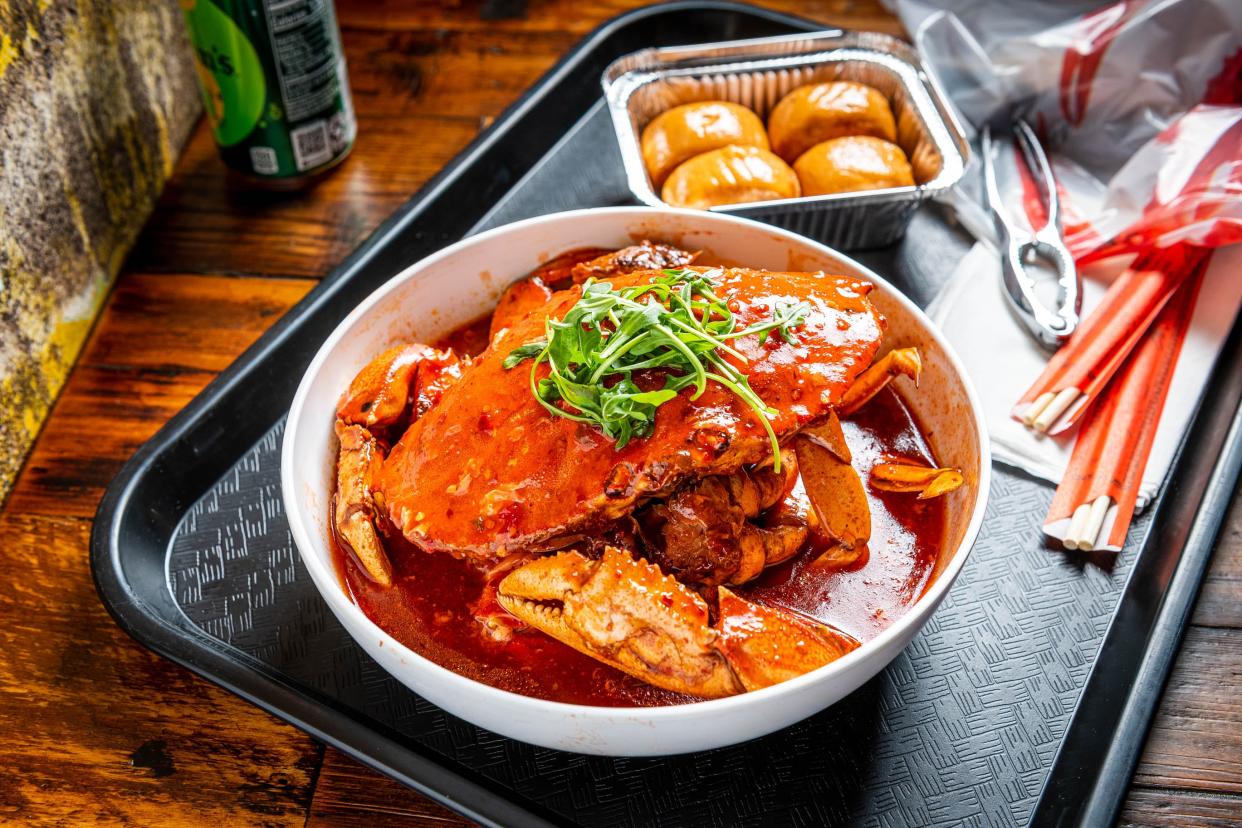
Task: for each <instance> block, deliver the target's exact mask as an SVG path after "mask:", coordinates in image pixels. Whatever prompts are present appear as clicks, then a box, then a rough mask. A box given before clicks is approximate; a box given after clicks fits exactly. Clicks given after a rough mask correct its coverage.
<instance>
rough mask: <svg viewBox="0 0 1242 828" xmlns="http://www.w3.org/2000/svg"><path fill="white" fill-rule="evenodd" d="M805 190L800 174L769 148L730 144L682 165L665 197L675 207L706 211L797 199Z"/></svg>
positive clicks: (670, 180) (668, 184)
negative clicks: (801, 184) (800, 180)
mask: <svg viewBox="0 0 1242 828" xmlns="http://www.w3.org/2000/svg"><path fill="white" fill-rule="evenodd" d="M801 193H802V190H801V187H800V186H799V185H798V176H797V175H795V174H794V171H793V170H791V169H790V168H789V165H788V164H786V163H785V162H784V161H782V160H781V159H779V158H777V157H776V156H775V155H773V154H772V153H770V152H768V151H767V150H766V149H760V148H758V147H739V146H727V147H721V148H720V149H717V150H712V151H711V152H705V153H703V154H701V155H696V156H695V157H693V158H691V159H690V160H689V161H686V162H685V163H683V164H681V165H680V166H678V167H677V169H675V170H673V173H672V175H670V176H669V177H668V180H667V181H665V182H664V189H663V190H662V191H661V197H662V198H663V199H664V202H665V203H666V204H670V205H672V206H673V207H694V208H697V209H700V210H705V209H707V208H708V207H716V206H719V205H721V204H743V203H746V202H750V201H771V200H772V199H777V198H797V197H798V196H799V195H801Z"/></svg>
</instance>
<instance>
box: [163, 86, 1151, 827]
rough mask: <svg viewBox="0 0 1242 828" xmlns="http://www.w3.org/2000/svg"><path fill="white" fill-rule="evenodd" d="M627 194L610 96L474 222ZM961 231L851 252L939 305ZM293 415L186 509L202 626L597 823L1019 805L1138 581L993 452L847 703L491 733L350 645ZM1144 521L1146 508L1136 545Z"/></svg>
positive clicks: (294, 679) (970, 819) (1044, 766)
mask: <svg viewBox="0 0 1242 828" xmlns="http://www.w3.org/2000/svg"><path fill="white" fill-rule="evenodd" d="M620 203H629V194H628V190H627V188H626V184H625V179H624V174H623V172H622V170H621V164H620V158H619V153H618V151H617V149H616V146H615V142H614V140H613V138H612V133H611V126H610V124H609V123H608V120H607V114H606V112H605V111H604V110H603V107H602V104H601V105H597V106H596V107H594V108H592V109H591V110H590V111H588V113H587V114H586V115H585V116H584V117H583V118H582V119H581V120H580V121H579V122H578V124H577V125H576V126H575V127H574V129H573V130H571V131H570V133H568V134H567V136H566V138H565V139H564V140H563V141H562V142H561V143H560V144H559V145H558V147H557V148H556V149H555V150H554V151H553V152H552V153H550V154H549V155H548V156H547V157H546V158H545V159H544V160H543V161H542V162H540V163H539V164H538V165H537V166H536V167H535V168H534V169H532V170H531V171H530V172H529V173H528V174H527V176H526V177H525V178H524V179H523V180H522V181H521V182H519V183H518V185H517V186H515V187H514V188H513V189H512V190H511V191H510V195H509V196H507V197H506V198H504V199H502V200H501V201H499V202H498V203H497V204H496V205H495V206H494V207H493V209H492V210H491V211H490V212H489V213H488V214H487V215H486V216H485V217H484V219H483V220H482V221H481V222H480V223H479V224H478V225H477V226H476V227H475V228H474V229H475V231H478V230H482V229H486V228H487V227H491V226H496V225H498V224H503V223H506V222H509V221H512V220H515V219H518V218H522V217H525V216H529V215H537V214H543V213H549V212H555V211H558V210H565V209H572V208H576V207H587V206H602V205H608V204H620ZM966 244H967V242H966V241H965V240H964V239H963V238H962V237H961V236H960V235H959V234H957V233H956V232H955V231H953V230H952V229H950V228H949V227H948V226H947V225H946V224H945V223H944V221H943V219H942V218H941V217H940V215H939V213H938V212H937V210H936V209H935V208H927V209H924V210H922V211H920V212H919V213H918V214H917V215H916V216H915V219H914V222H913V224H912V225H911V229H910V232H909V234H908V235H907V237H906V239H905V240H904V241H903V242H901V243H900V244H899V245H897V246H896V247H894V248H890V249H887V250H885V251H882V252H876V253H872V254H862V255H859V256H858V258H859V259H860V260H862V261H863V262H864V263H865V264H867V265H869V266H871V267H873V268H876V269H877V270H879V271H880V272H881V273H883V274H884V275H885V276H886V277H888V278H890V279H891V280H893V281H894V282H895V283H896V284H897V285H898V286H899V287H901V288H902V289H903V290H905V291H906V292H907V293H908V294H909V295H910V296H911V297H913V298H914V299H915V300H916V301H918V302H920V303H923V304H925V303H926V302H927V301H929V300H930V299H931V297H932V296H933V295H934V293H935V291H936V289H937V287H938V286H939V284H940V283H941V282H942V281H943V280H944V279H946V278H947V277H948V275H949V273H950V271H951V268H952V264H953V263H954V262H955V261H956V260H957V259H958V258H959V257H960V255H961V253H962V252H963V251H964V249H965V246H966ZM282 430H283V422H282V423H278V424H277V425H276V426H274V427H273V428H272V430H271V431H270V432H269V433H267V434H266V435H265V436H264V437H263V438H262V439H261V440H259V441H258V443H257V444H255V445H254V446H253V447H252V448H251V449H250V450H249V451H248V452H246V454H245V455H244V456H243V457H242V458H241V459H240V460H238V461H237V463H236V464H235V465H234V466H233V467H232V468H231V469H230V470H229V471H228V472H227V473H226V474H225V475H224V476H223V477H222V479H220V480H219V481H218V482H217V483H216V484H215V486H213V487H212V488H211V489H210V491H208V492H207V494H206V495H205V496H203V497H202V498H201V499H200V500H199V501H198V502H197V503H195V504H194V505H193V507H192V508H191V509H190V510H189V511H188V512H187V513H186V514H185V515H184V516H183V518H182V519H181V521H180V523H179V525H178V527H177V530H176V531H175V533H174V534H173V537H172V540H171V542H170V545H169V549H168V561H167V573H168V586H169V589H170V591H171V593H172V596H173V598H174V600H175V602H176V604H177V606H178V607H179V609H180V610H181V612H182V613H183V614H184V616H185V618H186V619H187V620H188V621H189V622H190V623H191V624H193V625H194V626H196V627H197V628H198V629H200V630H201V631H203V632H204V633H206V634H208V635H210V636H211V637H213V638H215V639H217V640H218V641H220V642H221V643H222V644H223V645H225V646H227V647H229V648H232V649H234V650H236V651H238V652H239V653H244V654H245V655H246V656H249V657H250V658H252V659H255V660H257V661H259V662H261V663H262V664H263V665H265V666H266V667H267V668H268V669H269V670H270V671H272V672H274V673H275V674H277V675H279V676H281V677H283V678H284V679H285V680H286V681H287V682H289V683H291V684H292V685H294V686H295V687H299V688H305V689H306V690H307V691H310V692H311V693H312V694H313V695H316V696H319V697H321V698H324V699H326V700H327V701H328V703H329V704H331V705H333V706H334V707H335V708H337V709H340V710H342V711H345V712H347V713H349V714H350V715H352V716H353V717H354V718H356V719H358V720H360V721H363V722H366V723H368V724H371V725H372V726H374V727H377V728H379V729H381V730H385V731H390V732H395V733H397V734H399V738H400V739H401V740H402V741H405V742H407V743H408V744H410V745H419V746H421V749H425V750H424V752H426V751H430V752H432V753H436V754H440V755H442V756H443V757H445V759H447V760H449V761H450V762H453V763H460V764H462V765H464V766H466V767H468V768H470V769H472V770H473V771H474V772H476V773H477V774H480V775H481V776H483V777H485V778H487V779H489V780H491V781H492V782H493V783H494V784H495V785H497V786H498V787H503V788H507V789H509V790H510V791H511V792H512V795H513V796H514V797H515V798H517V799H519V800H525V801H526V802H527V803H531V804H534V805H537V806H540V807H541V809H547V810H550V811H552V812H554V813H555V814H558V815H559V816H560V817H561V818H563V819H565V820H567V821H573V822H581V823H585V824H641V825H650V824H668V825H682V824H719V825H725V824H736V823H737V822H739V821H753V820H757V819H759V818H760V817H763V818H767V819H775V820H779V821H780V822H782V823H792V824H799V825H801V824H823V823H832V824H838V823H843V822H852V823H857V824H868V825H885V826H888V825H901V824H912V825H931V824H946V825H948V824H954V825H957V824H967V825H974V824H978V825H983V824H1009V823H1014V822H1025V821H1026V820H1027V819H1028V817H1029V815H1030V813H1031V810H1032V808H1033V806H1034V804H1035V800H1036V798H1037V796H1038V794H1039V791H1040V788H1041V786H1042V784H1043V782H1044V779H1045V777H1046V776H1047V773H1048V770H1049V767H1050V765H1051V763H1052V759H1053V755H1054V753H1055V752H1056V749H1057V746H1058V744H1059V743H1060V740H1061V737H1062V736H1063V734H1064V732H1065V729H1066V727H1067V725H1068V722H1069V718H1070V716H1071V714H1072V712H1073V709H1074V706H1075V703H1076V700H1077V698H1078V696H1079V694H1080V692H1081V691H1082V688H1083V685H1084V683H1085V682H1086V678H1087V674H1088V672H1089V670H1090V666H1091V664H1092V662H1093V660H1094V659H1095V656H1096V653H1097V650H1098V648H1099V645H1100V642H1101V640H1102V638H1103V635H1104V632H1105V629H1106V627H1107V625H1108V622H1109V619H1110V618H1111V616H1112V613H1113V611H1114V609H1115V607H1116V605H1117V601H1118V598H1119V596H1120V593H1121V590H1122V587H1123V586H1124V584H1125V579H1126V577H1127V575H1128V574H1129V571H1130V567H1131V566H1132V565H1133V559H1132V556H1129V555H1128V556H1123V557H1122V558H1121V559H1120V560H1119V562H1118V564H1117V566H1116V568H1115V569H1113V570H1112V571H1110V572H1105V571H1101V570H1099V569H1097V568H1095V567H1086V568H1079V567H1077V566H1075V565H1074V564H1073V563H1072V562H1071V561H1070V559H1068V558H1067V557H1066V556H1064V555H1061V554H1053V553H1050V552H1048V551H1047V550H1045V549H1044V548H1043V546H1042V545H1041V543H1040V540H1039V538H1040V531H1039V522H1040V516H1042V515H1043V514H1044V513H1045V511H1046V510H1047V506H1048V503H1049V501H1050V499H1051V495H1052V492H1051V489H1050V488H1048V487H1047V486H1045V485H1043V484H1040V483H1037V482H1035V481H1032V480H1030V479H1028V478H1026V477H1025V476H1023V475H1020V474H1018V473H1014V472H1011V471H1008V470H1006V469H1004V468H1003V467H998V469H997V473H996V475H995V476H994V478H993V488H992V493H991V501H990V505H989V509H988V514H987V518H986V520H985V523H984V529H983V533H982V535H981V536H980V538H979V541H978V543H977V545H976V547H975V551H974V553H973V555H972V557H971V559H970V561H969V562H968V564H967V566H966V568H965V569H964V571H963V572H962V575H961V577H960V578H959V580H958V582H957V584H955V586H954V588H953V590H952V592H951V594H950V595H949V597H948V599H947V600H946V601H945V603H944V604H943V605H942V607H941V608H940V610H939V611H938V612H937V613H936V614H935V616H934V617H933V618H932V620H931V622H930V623H929V624H928V625H927V627H926V628H925V629H924V630H923V631H922V632H921V633H920V634H919V635H918V636H917V637H916V638H915V639H914V641H913V643H912V644H911V645H910V646H909V647H908V648H907V649H906V650H905V652H903V653H902V654H901V655H900V656H899V657H898V658H897V660H896V661H894V662H893V663H892V665H891V666H890V667H889V668H888V669H887V670H886V671H885V672H883V673H882V674H881V675H880V676H878V677H877V678H876V679H874V680H873V681H871V682H870V683H868V684H867V685H865V686H864V687H862V688H861V689H859V690H858V691H857V692H856V693H854V694H853V695H852V696H850V697H849V698H848V699H846V700H845V701H844V702H842V703H841V704H839V705H837V706H835V707H834V708H832V709H830V710H828V711H825V712H824V713H822V714H820V715H818V716H816V717H814V718H812V719H809V720H807V721H805V722H802V723H800V724H798V725H795V726H793V727H791V728H789V729H788V730H786V731H783V732H781V733H777V734H774V735H772V736H769V737H766V738H764V739H759V740H756V741H754V742H750V743H747V744H744V745H740V746H737V747H733V748H727V749H722V750H717V751H712V752H709V753H703V754H694V755H689V756H683V757H673V758H668V759H616V760H614V759H605V758H599V757H584V756H577V755H573V754H567V753H560V752H557V751H552V750H546V749H541V748H535V747H531V746H529V745H524V744H520V743H517V742H513V741H511V740H507V739H504V738H501V737H499V736H496V735H495V734H492V733H488V732H485V731H482V730H479V729H477V728H475V727H473V726H472V725H469V724H467V723H465V722H463V721H461V720H459V719H456V718H454V717H452V716H450V715H448V714H446V713H444V712H443V711H441V710H439V709H438V708H436V707H434V706H432V705H430V704H428V703H427V702H425V701H423V700H422V699H420V698H418V697H417V696H415V695H414V694H412V693H410V692H409V691H408V690H406V689H405V688H404V687H403V686H402V685H400V684H399V683H398V682H396V681H395V680H394V679H392V678H390V677H389V676H388V675H387V674H386V673H384V672H383V671H382V670H380V669H379V667H377V666H376V665H375V664H374V662H372V661H371V660H370V659H369V658H368V657H367V656H366V655H365V654H363V653H362V651H361V650H360V649H359V648H357V647H356V646H355V645H354V644H353V643H352V641H351V640H350V638H349V637H348V635H347V634H346V633H345V631H344V630H343V629H342V628H341V627H340V625H339V624H338V623H337V622H336V620H335V619H334V618H333V617H332V615H331V613H330V612H329V611H328V610H327V607H326V606H325V605H324V604H323V602H322V600H321V599H320V598H319V596H318V594H317V593H316V591H315V588H314V586H313V585H312V584H311V582H310V579H309V577H308V576H307V575H306V574H305V572H304V571H303V569H302V566H301V563H300V561H299V560H298V555H297V552H296V550H295V549H294V548H293V544H292V539H291V537H290V534H289V530H288V527H287V524H286V523H285V519H284V515H283V504H282V503H281V499H280V474H279V464H280V457H279V452H280V449H279V446H280V438H281V433H282ZM1149 524H1150V520H1149V519H1148V518H1146V517H1144V518H1141V519H1140V520H1138V521H1137V523H1136V525H1135V527H1134V528H1133V530H1132V533H1131V544H1132V545H1131V547H1130V548H1132V549H1139V548H1141V546H1142V542H1143V539H1144V538H1145V536H1146V534H1147V531H1148V527H1149Z"/></svg>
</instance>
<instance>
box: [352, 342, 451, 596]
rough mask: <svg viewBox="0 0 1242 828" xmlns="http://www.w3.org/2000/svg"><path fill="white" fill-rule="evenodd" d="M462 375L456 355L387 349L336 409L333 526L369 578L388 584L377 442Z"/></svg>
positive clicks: (381, 455)
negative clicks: (377, 483)
mask: <svg viewBox="0 0 1242 828" xmlns="http://www.w3.org/2000/svg"><path fill="white" fill-rule="evenodd" d="M459 376H461V369H460V366H459V364H458V361H457V357H456V356H455V355H454V354H453V353H452V352H451V351H437V350H435V349H434V348H429V347H427V346H426V345H419V344H411V345H398V346H397V347H395V348H389V349H388V350H387V351H385V352H384V353H382V354H380V355H379V356H378V357H376V358H375V359H373V360H371V361H370V362H369V363H367V365H366V366H365V367H364V368H363V369H362V370H361V371H359V372H358V374H357V376H355V377H354V379H353V382H351V383H350V384H349V390H348V391H347V392H346V393H345V396H344V398H343V399H342V400H341V403H340V405H339V406H338V407H337V411H336V417H337V419H336V426H335V428H336V437H337V441H338V442H339V443H340V452H339V454H338V455H337V461H336V497H335V503H334V506H333V510H332V525H333V529H334V530H335V532H336V537H337V539H338V540H339V541H340V543H341V545H342V546H344V547H345V549H346V550H347V551H348V552H350V553H352V554H353V556H354V558H355V559H356V560H357V561H358V563H359V564H361V565H362V568H363V569H364V570H365V571H366V573H367V575H369V576H370V577H371V579H372V580H373V581H375V582H376V583H378V584H380V585H381V586H385V587H386V586H391V585H392V562H391V561H389V560H388V555H387V553H386V552H385V551H384V545H383V543H382V542H381V541H380V537H379V532H378V531H377V530H376V519H377V518H378V516H379V512H380V509H379V507H380V506H381V505H382V504H381V503H378V502H377V497H378V496H377V495H376V494H375V491H374V486H375V480H376V477H377V475H378V474H379V470H380V466H381V464H382V463H383V461H384V453H385V449H384V448H383V443H382V442H381V439H379V438H377V437H376V435H377V434H380V435H381V437H382V435H383V434H384V433H385V432H386V431H387V432H390V431H391V430H395V429H397V428H399V427H402V426H403V425H404V424H405V421H406V419H407V418H408V417H409V416H410V415H411V414H413V415H415V416H418V415H421V414H423V413H425V412H426V410H427V409H428V408H430V407H431V406H432V405H434V404H435V403H436V402H437V401H438V400H439V398H440V395H441V394H443V393H444V389H445V388H447V387H448V385H450V384H451V383H452V382H453V381H455V380H456V379H457V378H458V377H459Z"/></svg>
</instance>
